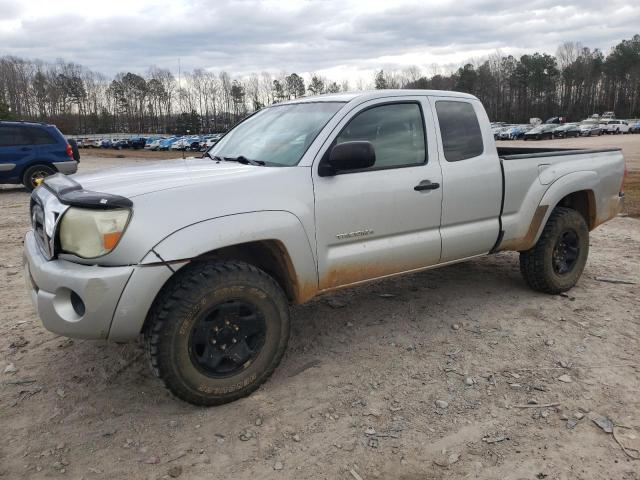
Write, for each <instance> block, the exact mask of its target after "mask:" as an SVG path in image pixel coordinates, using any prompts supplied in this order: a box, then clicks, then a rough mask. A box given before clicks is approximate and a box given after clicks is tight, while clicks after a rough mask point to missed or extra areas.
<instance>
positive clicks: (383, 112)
mask: <svg viewBox="0 0 640 480" xmlns="http://www.w3.org/2000/svg"><path fill="white" fill-rule="evenodd" d="M354 141H368V142H371V143H372V144H373V148H374V149H375V151H376V163H375V165H374V166H373V167H372V169H376V168H381V167H383V168H384V167H386V168H389V167H400V166H407V165H419V164H422V163H425V161H426V153H425V152H426V150H425V134H424V123H423V121H422V112H421V111H420V107H419V106H418V104H416V103H396V104H391V105H381V106H379V107H373V108H370V109H368V110H364V111H363V112H361V113H359V114H358V115H356V116H355V117H354V118H353V119H352V120H351V121H350V122H349V123H348V124H347V126H346V127H344V129H343V130H342V132H340V134H339V135H338V137H337V138H336V144H338V143H344V142H354Z"/></svg>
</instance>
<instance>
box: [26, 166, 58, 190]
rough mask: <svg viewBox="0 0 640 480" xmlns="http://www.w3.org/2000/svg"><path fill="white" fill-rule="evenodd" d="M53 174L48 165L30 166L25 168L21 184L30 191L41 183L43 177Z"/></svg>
mask: <svg viewBox="0 0 640 480" xmlns="http://www.w3.org/2000/svg"><path fill="white" fill-rule="evenodd" d="M54 173H56V171H55V169H53V168H51V167H49V166H48V165H32V166H30V167H29V168H27V169H26V170H25V172H24V174H23V175H22V184H23V185H24V186H25V187H26V188H27V190H29V191H32V190H33V189H34V188H36V187H37V186H38V185H40V183H42V181H43V180H44V179H45V177H48V176H49V175H53V174H54Z"/></svg>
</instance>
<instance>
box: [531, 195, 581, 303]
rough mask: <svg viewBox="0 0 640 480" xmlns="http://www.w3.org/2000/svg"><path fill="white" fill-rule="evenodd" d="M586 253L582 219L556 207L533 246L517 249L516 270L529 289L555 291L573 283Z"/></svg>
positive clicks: (575, 214) (559, 290) (568, 287)
mask: <svg viewBox="0 0 640 480" xmlns="http://www.w3.org/2000/svg"><path fill="white" fill-rule="evenodd" d="M588 256H589V228H588V227H587V223H586V222H585V219H584V218H583V216H582V215H581V214H580V213H578V212H577V211H575V210H573V209H571V208H565V207H557V208H556V209H554V210H553V212H552V213H551V216H550V217H549V220H548V221H547V224H546V225H545V227H544V229H543V231H542V235H541V236H540V238H539V239H538V242H537V243H536V244H535V246H534V247H533V248H531V249H530V250H527V251H524V252H520V272H521V273H522V276H523V277H524V279H525V281H526V282H527V284H528V285H529V286H530V287H531V288H532V289H534V290H537V291H539V292H544V293H550V294H559V293H562V292H566V291H567V290H569V289H571V288H572V287H574V286H575V284H576V283H577V282H578V279H579V278H580V275H582V271H583V270H584V266H585V264H586V263H587V257H588Z"/></svg>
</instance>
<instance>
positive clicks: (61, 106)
mask: <svg viewBox="0 0 640 480" xmlns="http://www.w3.org/2000/svg"><path fill="white" fill-rule="evenodd" d="M431 70H432V71H431V72H430V74H427V73H426V72H424V71H422V70H421V69H420V68H418V67H416V66H413V67H409V68H406V69H403V70H398V71H390V70H379V71H377V72H376V73H375V76H374V78H373V79H371V80H372V81H371V83H370V84H366V83H365V82H364V81H362V80H360V81H358V82H357V84H356V85H349V83H348V82H346V81H343V82H340V83H338V82H336V81H333V80H331V79H328V78H325V77H323V76H321V75H317V74H311V75H308V76H307V78H306V79H305V78H304V77H303V76H301V75H298V74H297V73H290V74H285V73H282V74H279V75H274V74H272V73H268V72H262V73H260V74H251V75H247V76H243V77H239V76H235V77H234V76H232V75H230V74H229V73H227V72H224V71H223V72H218V73H216V72H212V71H210V70H205V69H201V68H198V69H195V70H193V71H191V72H187V73H186V74H184V75H181V76H180V78H176V76H175V75H174V74H173V73H172V72H171V71H170V70H167V69H162V68H151V69H150V70H148V71H147V72H145V73H144V74H143V75H140V74H138V73H133V72H123V73H119V74H117V75H115V77H113V78H108V77H106V76H104V75H102V74H101V73H98V72H95V71H93V70H90V69H88V68H86V67H83V66H82V65H79V64H76V63H72V62H66V61H64V60H58V61H56V62H53V63H47V62H42V61H39V60H29V59H23V58H18V57H14V56H2V57H0V119H19V120H32V121H45V122H50V123H55V124H56V125H58V126H59V127H60V129H61V130H62V131H63V132H64V133H67V134H85V133H86V134H89V133H109V132H136V133H169V132H173V133H186V132H187V131H190V132H192V133H200V132H218V131H224V130H226V129H228V128H229V127H230V126H231V125H233V124H234V123H235V122H236V121H238V120H239V119H241V118H242V117H244V116H246V115H247V114H248V113H250V112H252V111H255V110H257V109H259V108H262V107H264V106H266V105H271V104H274V103H278V102H282V101H285V100H289V99H294V98H299V97H302V96H305V95H318V94H322V93H336V92H341V91H348V90H363V89H368V88H377V89H382V88H393V89H397V88H426V89H434V90H455V91H460V92H466V93H471V94H474V95H476V96H477V97H478V98H479V99H480V100H482V102H483V103H484V105H485V108H486V109H487V112H488V114H489V116H490V118H491V120H494V121H498V120H500V121H506V122H526V121H527V120H528V119H529V118H531V117H540V118H543V119H544V118H548V117H551V116H556V115H564V116H567V117H569V118H570V119H571V120H581V119H582V118H585V117H587V116H589V115H591V114H593V113H602V112H604V111H615V112H616V114H617V115H618V117H620V118H631V117H638V116H640V35H635V36H634V37H633V38H631V39H629V40H623V41H621V42H620V43H619V44H617V45H616V46H614V47H613V48H612V49H611V51H610V52H609V53H608V54H607V55H605V54H604V53H603V52H602V51H600V50H599V49H590V48H588V47H585V46H583V45H581V44H580V43H576V42H566V43H564V44H562V45H561V46H560V47H559V48H558V50H557V52H556V54H555V56H554V55H549V54H546V53H537V52H536V53H533V54H526V55H522V56H521V57H520V58H516V57H514V56H512V55H502V54H501V53H500V52H497V53H495V54H493V55H491V56H489V57H488V58H485V59H480V60H474V61H469V62H468V63H466V64H465V65H463V66H461V67H460V68H458V69H456V70H453V71H448V72H443V71H441V67H438V66H433V67H432V68H431Z"/></svg>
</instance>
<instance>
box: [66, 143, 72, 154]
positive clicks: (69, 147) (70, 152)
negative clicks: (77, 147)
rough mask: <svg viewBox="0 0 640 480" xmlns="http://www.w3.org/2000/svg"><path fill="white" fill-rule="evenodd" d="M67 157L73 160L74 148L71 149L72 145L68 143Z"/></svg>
mask: <svg viewBox="0 0 640 480" xmlns="http://www.w3.org/2000/svg"><path fill="white" fill-rule="evenodd" d="M67 155H68V156H69V157H70V158H73V148H71V145H69V144H68V143H67Z"/></svg>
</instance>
